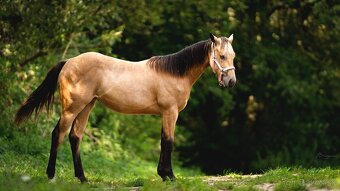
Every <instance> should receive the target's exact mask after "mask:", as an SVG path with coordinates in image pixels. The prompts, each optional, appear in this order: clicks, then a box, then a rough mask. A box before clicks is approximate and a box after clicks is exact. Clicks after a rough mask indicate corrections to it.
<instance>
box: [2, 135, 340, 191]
mask: <svg viewBox="0 0 340 191" xmlns="http://www.w3.org/2000/svg"><path fill="white" fill-rule="evenodd" d="M28 132H29V131H27V132H26V131H25V130H20V131H12V132H11V133H8V134H9V135H8V136H7V137H6V138H5V137H0V191H2V190H41V191H43V190H44V191H45V190H72V191H73V190H279V191H280V190H315V189H324V190H336V189H338V190H339V189H340V168H339V167H324V168H309V169H306V168H302V167H292V168H287V167H281V168H276V169H272V170H267V171H264V172H263V173H262V174H257V175H242V174H239V173H232V172H230V171H228V170H226V172H227V173H226V174H224V175H221V176H206V175H205V174H203V173H202V172H201V171H200V170H198V169H187V168H183V167H180V165H179V164H177V161H176V160H174V162H175V166H174V172H175V174H176V176H177V181H175V182H171V181H165V182H163V181H162V180H161V178H159V177H158V175H157V173H156V169H157V162H158V154H159V153H158V152H155V154H154V155H150V157H149V159H147V160H146V159H145V158H142V157H143V156H140V155H137V154H135V153H134V152H131V150H127V149H123V148H121V147H120V145H119V144H116V143H115V142H114V141H113V140H112V139H111V138H110V137H105V136H102V137H101V139H99V140H98V141H97V142H96V143H94V142H93V141H91V140H90V138H89V137H88V136H86V137H84V141H83V143H82V145H81V152H82V161H83V166H84V170H85V175H86V177H87V178H88V180H89V182H88V183H85V184H81V183H80V181H79V180H78V179H76V178H75V177H74V172H73V163H72V155H71V150H70V145H69V143H68V140H67V139H65V141H64V143H63V144H62V145H61V146H60V149H59V152H58V157H57V165H56V178H55V179H54V180H53V181H49V180H48V179H47V177H46V175H45V169H46V166H47V161H48V157H49V147H50V134H49V132H48V131H46V132H45V130H44V131H43V132H40V131H39V132H37V133H32V132H34V131H32V132H30V133H28ZM151 156H154V157H151ZM175 159H176V157H175Z"/></svg>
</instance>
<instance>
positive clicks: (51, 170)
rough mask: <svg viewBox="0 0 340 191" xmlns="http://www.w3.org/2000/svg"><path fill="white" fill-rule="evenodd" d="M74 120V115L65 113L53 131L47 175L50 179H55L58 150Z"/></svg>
mask: <svg viewBox="0 0 340 191" xmlns="http://www.w3.org/2000/svg"><path fill="white" fill-rule="evenodd" d="M74 118H75V114H74V113H72V112H68V111H65V112H63V113H62V115H61V117H60V119H59V121H58V123H57V125H56V126H55V128H54V130H53V131H52V141H51V151H50V158H49V161H48V166H47V170H46V174H47V176H48V178H49V179H52V178H54V174H55V164H56V159H57V150H58V147H59V145H60V143H61V142H62V141H63V139H64V137H65V134H66V133H67V131H68V130H69V128H70V126H71V124H72V121H73V120H74Z"/></svg>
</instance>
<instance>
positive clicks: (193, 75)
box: [187, 59, 209, 86]
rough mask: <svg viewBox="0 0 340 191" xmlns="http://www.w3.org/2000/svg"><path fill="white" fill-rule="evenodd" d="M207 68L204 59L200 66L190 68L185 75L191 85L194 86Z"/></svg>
mask: <svg viewBox="0 0 340 191" xmlns="http://www.w3.org/2000/svg"><path fill="white" fill-rule="evenodd" d="M208 66H209V60H208V59H206V60H205V61H204V62H203V63H202V64H200V65H199V66H197V67H195V68H192V69H191V70H190V71H189V72H188V74H187V78H188V80H189V82H190V84H191V86H192V85H194V84H195V82H196V81H197V80H198V79H199V78H200V77H201V75H202V74H203V72H204V71H205V70H206V69H207V68H208Z"/></svg>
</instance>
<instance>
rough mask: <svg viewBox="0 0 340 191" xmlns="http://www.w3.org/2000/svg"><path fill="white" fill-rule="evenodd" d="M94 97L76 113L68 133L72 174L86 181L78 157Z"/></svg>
mask: <svg viewBox="0 0 340 191" xmlns="http://www.w3.org/2000/svg"><path fill="white" fill-rule="evenodd" d="M94 103H95V99H94V100H92V102H91V103H89V104H88V105H86V107H85V108H84V109H83V110H82V111H81V112H80V113H79V114H78V116H77V117H76V119H75V120H74V121H73V125H72V129H71V131H70V134H69V140H70V144H71V150H72V157H73V165H74V176H75V177H77V178H79V180H80V181H81V182H86V181H87V180H86V178H85V175H84V170H83V166H82V163H81V159H80V148H79V146H80V142H81V140H82V138H83V133H84V131H85V128H86V124H87V121H88V118H89V116H90V112H91V110H92V108H93V106H94Z"/></svg>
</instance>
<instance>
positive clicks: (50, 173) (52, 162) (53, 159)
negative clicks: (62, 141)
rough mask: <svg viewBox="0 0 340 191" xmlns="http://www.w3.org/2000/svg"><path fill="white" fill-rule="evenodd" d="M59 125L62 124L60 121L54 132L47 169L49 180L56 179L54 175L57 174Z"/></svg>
mask: <svg viewBox="0 0 340 191" xmlns="http://www.w3.org/2000/svg"><path fill="white" fill-rule="evenodd" d="M59 123H60V119H59V121H58V123H57V125H56V127H55V128H54V130H53V132H52V141H51V150H50V158H49V161H48V166H47V169H46V174H47V177H48V178H49V179H52V178H54V174H55V164H56V160H57V149H58V139H59V131H60V130H59Z"/></svg>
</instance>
